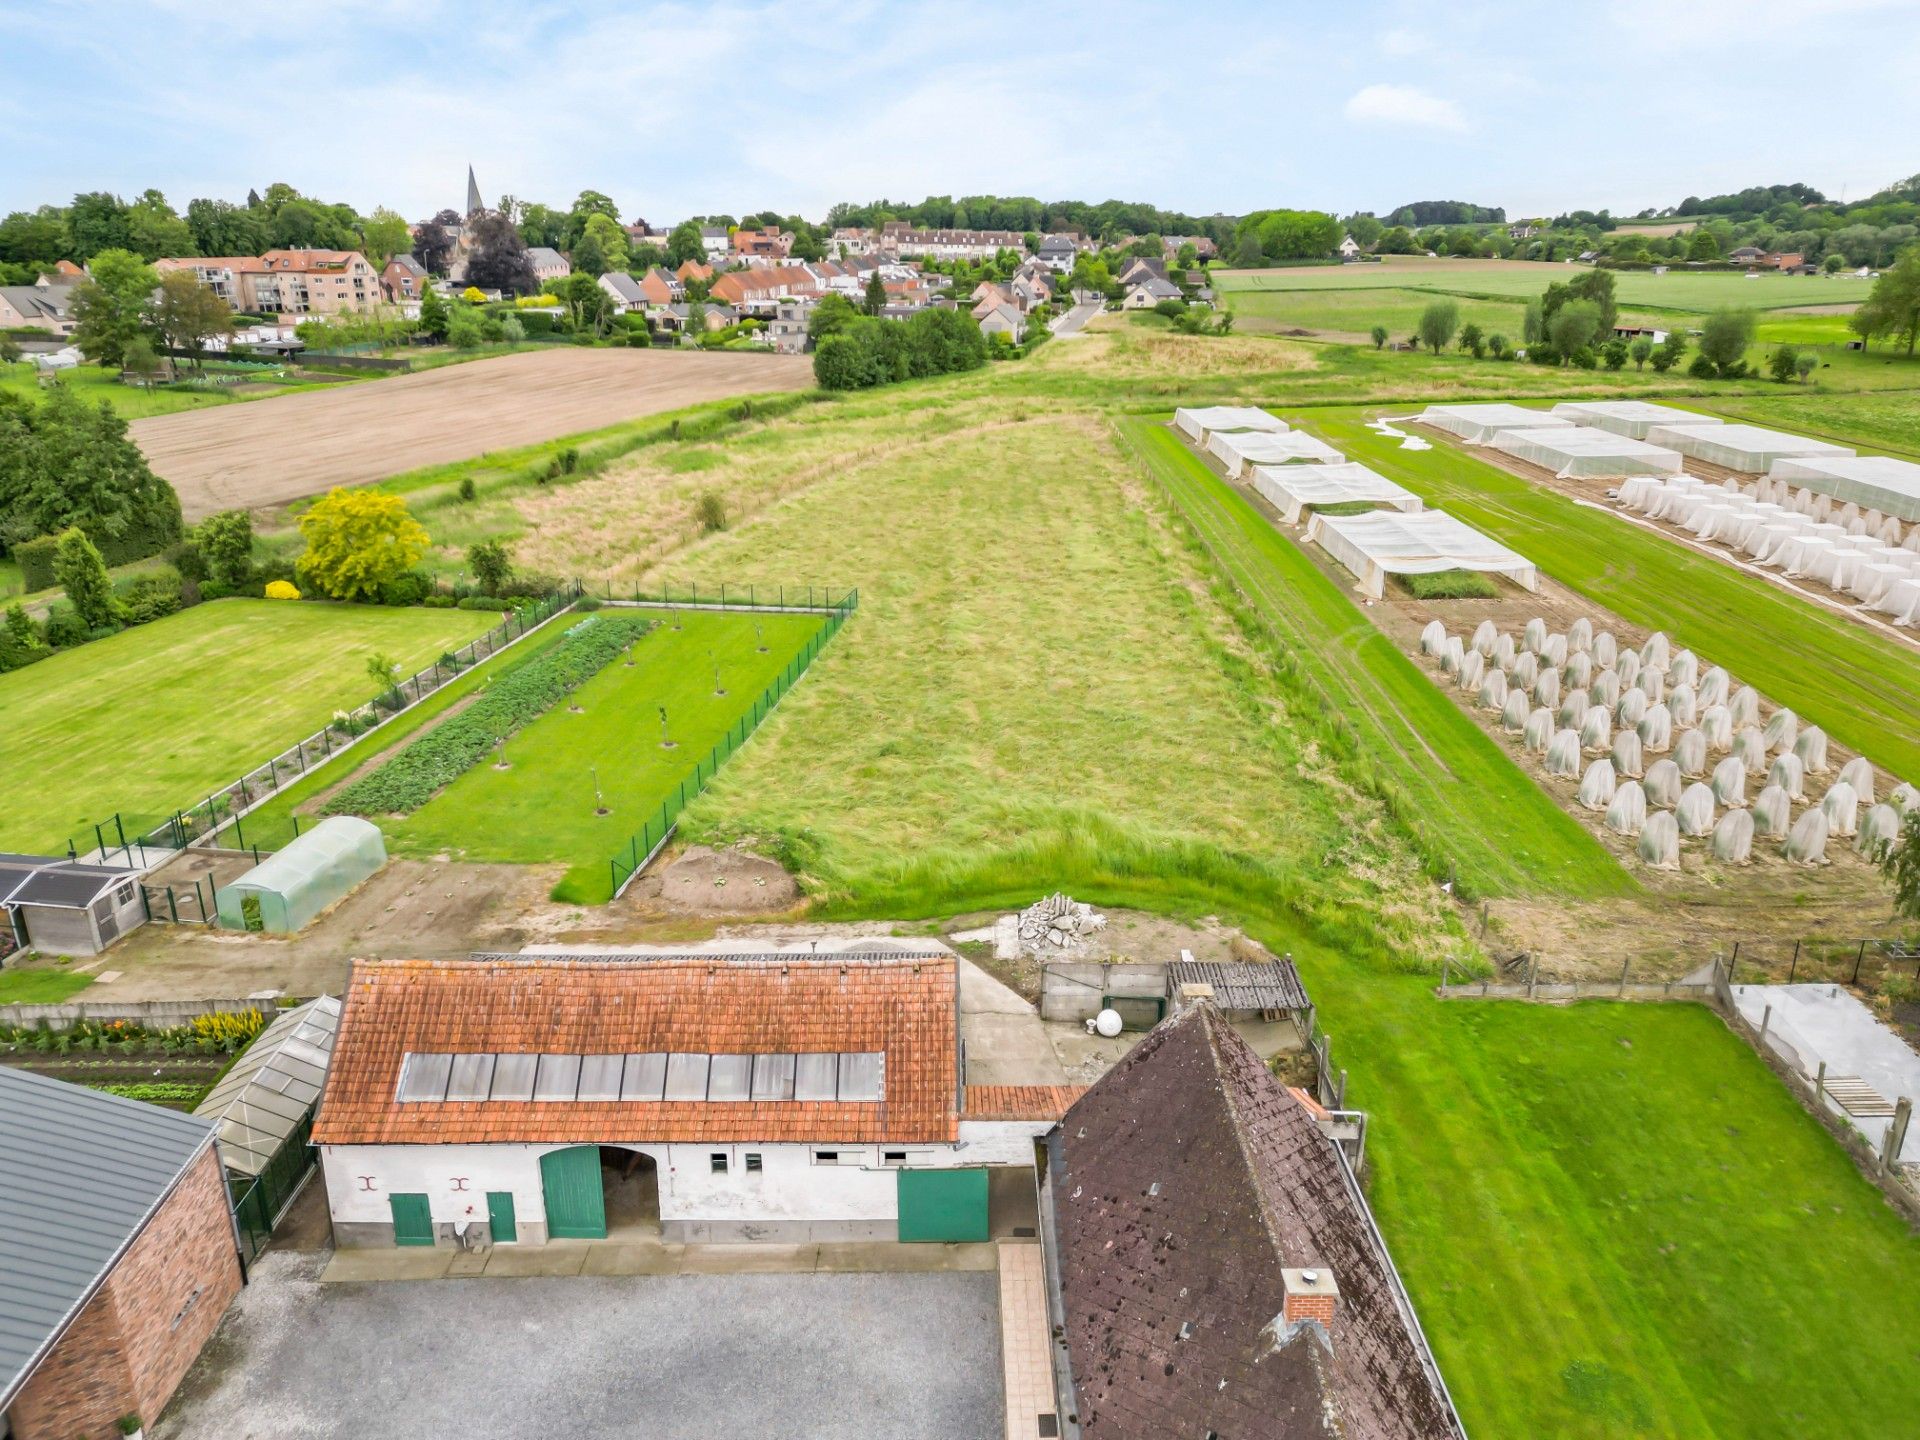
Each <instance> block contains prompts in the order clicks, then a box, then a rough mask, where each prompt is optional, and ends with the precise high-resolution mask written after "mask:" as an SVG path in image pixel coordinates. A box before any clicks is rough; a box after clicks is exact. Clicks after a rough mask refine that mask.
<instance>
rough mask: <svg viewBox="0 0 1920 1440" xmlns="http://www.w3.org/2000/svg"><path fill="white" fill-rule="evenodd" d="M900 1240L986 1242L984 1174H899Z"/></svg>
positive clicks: (943, 1172)
mask: <svg viewBox="0 0 1920 1440" xmlns="http://www.w3.org/2000/svg"><path fill="white" fill-rule="evenodd" d="M899 1174H900V1179H899V1199H900V1238H901V1239H902V1240H904V1241H914V1240H919V1241H939V1242H946V1243H954V1242H958V1241H962V1240H985V1239H986V1238H987V1172H986V1171H985V1170H902V1171H900V1172H899Z"/></svg>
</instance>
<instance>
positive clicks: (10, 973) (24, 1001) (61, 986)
mask: <svg viewBox="0 0 1920 1440" xmlns="http://www.w3.org/2000/svg"><path fill="white" fill-rule="evenodd" d="M92 983H93V977H92V976H91V975H76V974H74V973H73V972H72V971H71V970H54V969H48V968H44V967H41V966H34V967H32V968H29V969H24V970H23V969H19V968H17V967H14V966H11V965H10V966H8V967H6V968H5V969H0V1005H58V1004H59V1003H60V1002H61V1001H62V1000H65V999H67V998H68V997H69V996H72V995H77V994H79V993H80V992H81V991H82V990H84V989H86V988H87V986H89V985H91V984H92Z"/></svg>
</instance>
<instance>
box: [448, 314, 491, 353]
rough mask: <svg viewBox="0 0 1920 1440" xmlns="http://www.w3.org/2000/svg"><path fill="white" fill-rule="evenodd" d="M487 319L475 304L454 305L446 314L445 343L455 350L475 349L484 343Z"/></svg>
mask: <svg viewBox="0 0 1920 1440" xmlns="http://www.w3.org/2000/svg"><path fill="white" fill-rule="evenodd" d="M486 340H487V320H486V316H484V315H482V314H481V313H480V307H479V306H477V305H455V306H454V307H453V309H452V310H451V311H450V312H449V313H448V315H447V343H448V344H449V345H451V346H453V348H454V349H456V350H477V349H479V348H480V347H481V346H482V345H484V344H485V343H486Z"/></svg>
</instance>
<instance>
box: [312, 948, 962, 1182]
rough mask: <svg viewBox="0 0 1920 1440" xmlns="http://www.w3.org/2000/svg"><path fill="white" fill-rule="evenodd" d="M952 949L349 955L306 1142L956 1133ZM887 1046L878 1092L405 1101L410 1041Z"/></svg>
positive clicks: (595, 1051)
mask: <svg viewBox="0 0 1920 1440" xmlns="http://www.w3.org/2000/svg"><path fill="white" fill-rule="evenodd" d="M956 983H957V982H956V976H955V970H954V962H953V960H952V958H951V957H948V956H943V957H938V958H933V957H905V958H899V959H895V958H886V959H877V958H876V959H857V960H856V959H849V958H845V957H835V958H832V959H821V960H811V959H797V958H789V957H781V958H779V959H777V960H775V959H769V960H748V961H743V960H740V959H738V958H734V957H728V956H698V957H694V956H688V957H661V956H647V957H645V958H643V959H611V960H610V959H584V960H579V959H559V958H536V959H520V960H455V961H426V960H386V961H369V960H362V961H357V962H355V965H354V969H353V977H352V979H351V981H350V982H349V984H348V987H347V994H346V1001H345V1010H344V1013H343V1014H342V1016H341V1021H340V1035H339V1039H338V1040H337V1041H336V1042H335V1045H334V1052H333V1065H332V1068H331V1070H330V1072H329V1074H328V1077H327V1089H326V1093H325V1095H324V1096H323V1097H322V1099H321V1103H320V1111H319V1115H318V1116H317V1118H316V1119H315V1122H314V1127H313V1138H314V1141H315V1143H317V1144H323V1145H376V1144H425V1145H435V1144H438V1145H453V1144H469V1143H484V1142H495V1141H504V1142H514V1141H521V1142H536V1143H538V1142H555V1143H558V1142H584V1143H596V1142H603V1143H621V1142H634V1141H709V1140H710V1141H718V1142H746V1141H755V1140H758V1141H768V1142H772V1141H782V1140H786V1141H816V1140H817V1141H841V1142H846V1143H860V1142H863V1141H919V1142H927V1141H949V1142H950V1141H952V1140H954V1139H955V1138H956V1137H957V1136H958V1134H959V1130H958V1114H957V1102H958V1095H957V1093H956V1091H957V1077H958V1073H959V1067H958V1008H957V1005H958V1002H957V998H956V988H955V987H956ZM409 1051H413V1052H417V1053H442V1052H448V1053H455V1054H459V1053H476V1052H493V1053H498V1054H528V1053H532V1054H543V1053H544V1054H576V1055H608V1054H624V1053H642V1054H644V1053H657V1052H669V1053H671V1052H676V1051H679V1052H693V1053H700V1052H706V1053H710V1054H756V1055H765V1054H784V1053H789V1052H791V1053H795V1054H812V1053H819V1052H824V1051H846V1052H872V1051H880V1052H883V1053H884V1055H885V1057H886V1059H885V1061H884V1074H885V1098H884V1099H882V1100H880V1101H878V1102H853V1101H833V1102H819V1101H792V1100H788V1101H767V1100H756V1101H740V1102H724V1101H700V1102H692V1101H667V1102H651V1103H650V1102H640V1101H582V1100H569V1101H497V1100H496V1101H484V1102H451V1101H444V1102H434V1103H426V1104H406V1105H402V1104H400V1103H399V1102H397V1101H396V1100H395V1098H394V1094H395V1090H396V1087H397V1085H398V1082H399V1077H400V1067H401V1062H402V1060H403V1058H404V1057H405V1055H406V1054H407V1053H408V1052H409Z"/></svg>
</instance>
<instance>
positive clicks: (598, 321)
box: [553, 241, 614, 335]
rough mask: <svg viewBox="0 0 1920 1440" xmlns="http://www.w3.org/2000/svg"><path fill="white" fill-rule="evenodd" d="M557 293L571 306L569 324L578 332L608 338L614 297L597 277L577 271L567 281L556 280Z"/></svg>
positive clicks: (568, 313) (567, 305)
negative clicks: (606, 336)
mask: <svg viewBox="0 0 1920 1440" xmlns="http://www.w3.org/2000/svg"><path fill="white" fill-rule="evenodd" d="M581 243H582V244H585V243H586V242H585V241H582V242H581ZM553 293H554V294H555V295H556V296H558V297H559V299H560V302H561V303H562V304H563V305H565V306H566V307H567V322H568V323H569V324H570V325H572V326H573V328H574V330H575V331H577V332H579V333H581V334H585V335H604V334H606V332H607V330H608V328H609V327H611V326H612V324H613V320H614V314H613V297H612V296H611V295H609V294H608V293H607V292H606V290H605V289H603V288H602V287H601V285H600V282H599V281H598V280H596V279H594V278H593V276H591V275H586V274H582V273H579V272H575V273H574V274H572V275H569V276H567V278H566V279H564V280H559V281H555V282H554V284H553Z"/></svg>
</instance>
